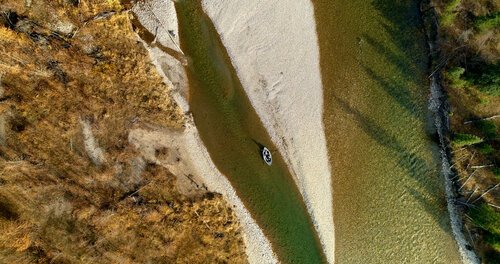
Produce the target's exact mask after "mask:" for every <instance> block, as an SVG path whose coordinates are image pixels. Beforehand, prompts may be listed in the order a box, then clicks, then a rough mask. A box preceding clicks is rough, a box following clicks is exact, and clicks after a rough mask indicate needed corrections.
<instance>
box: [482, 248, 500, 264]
mask: <svg viewBox="0 0 500 264" xmlns="http://www.w3.org/2000/svg"><path fill="white" fill-rule="evenodd" d="M484 257H485V259H486V262H485V263H488V264H498V263H500V252H498V251H495V250H489V251H487V252H486V254H485V256H484Z"/></svg>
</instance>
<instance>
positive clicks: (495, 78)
mask: <svg viewBox="0 0 500 264" xmlns="http://www.w3.org/2000/svg"><path fill="white" fill-rule="evenodd" d="M464 77H465V79H466V80H467V82H468V83H469V84H470V85H474V86H475V87H476V88H477V89H478V90H479V91H481V92H482V93H484V94H487V95H491V96H500V63H495V64H485V65H482V66H480V67H477V68H474V69H472V70H471V71H470V72H469V71H468V72H466V73H465V76H464Z"/></svg>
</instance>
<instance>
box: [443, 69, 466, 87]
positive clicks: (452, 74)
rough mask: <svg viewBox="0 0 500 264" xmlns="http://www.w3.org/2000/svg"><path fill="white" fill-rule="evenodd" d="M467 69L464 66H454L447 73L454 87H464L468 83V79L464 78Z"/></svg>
mask: <svg viewBox="0 0 500 264" xmlns="http://www.w3.org/2000/svg"><path fill="white" fill-rule="evenodd" d="M464 72H465V69H464V68H462V67H453V68H451V69H449V70H448V72H447V73H446V78H447V79H448V81H449V82H450V86H451V87H452V88H457V89H458V88H463V87H464V86H466V85H467V81H466V80H464V79H462V75H463V74H464Z"/></svg>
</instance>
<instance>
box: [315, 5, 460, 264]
mask: <svg viewBox="0 0 500 264" xmlns="http://www.w3.org/2000/svg"><path fill="white" fill-rule="evenodd" d="M313 3H314V7H315V16H316V20H317V25H318V28H317V30H318V38H319V45H320V54H321V69H322V77H323V84H324V96H325V99H324V101H325V105H324V106H325V116H324V123H325V128H326V135H327V142H328V152H329V155H330V161H331V164H332V171H333V173H334V176H333V202H334V208H335V210H334V219H335V236H336V237H335V241H336V247H335V261H336V262H338V263H366V262H369V263H406V262H408V263H461V259H460V254H459V252H458V248H457V246H456V243H455V241H454V239H453V234H452V229H451V226H450V223H449V222H450V221H449V215H448V211H447V209H446V200H445V195H444V193H445V188H444V184H443V183H444V181H443V178H442V177H440V176H439V175H440V168H441V166H440V156H439V148H438V146H437V144H435V142H433V140H432V138H433V135H434V134H435V133H436V132H435V128H434V126H433V122H432V120H431V116H430V112H429V111H428V91H429V90H428V80H427V74H426V72H427V67H428V60H427V49H426V42H425V35H424V34H423V30H422V23H421V19H420V14H419V5H418V4H417V2H416V1H397V2H395V1H389V0H375V1H371V2H367V1H362V0H336V1H327V0H315V1H313ZM333 14H334V15H333ZM360 248H362V249H363V250H359V249H360Z"/></svg>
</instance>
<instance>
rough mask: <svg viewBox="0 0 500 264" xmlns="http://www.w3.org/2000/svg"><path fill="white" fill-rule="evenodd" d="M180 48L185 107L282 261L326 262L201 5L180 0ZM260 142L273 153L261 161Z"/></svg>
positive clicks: (286, 174)
mask: <svg viewBox="0 0 500 264" xmlns="http://www.w3.org/2000/svg"><path fill="white" fill-rule="evenodd" d="M175 6H176V10H177V16H178V19H179V36H180V40H181V48H182V50H183V51H184V53H185V54H186V55H187V57H188V66H187V67H186V70H187V75H188V79H189V87H190V91H189V104H190V107H191V111H192V114H193V117H194V121H195V124H196V127H197V128H198V130H199V132H200V136H201V138H202V140H203V142H204V144H205V145H206V147H207V149H208V151H209V153H210V157H211V158H212V160H213V161H214V163H215V165H216V166H217V168H218V169H219V170H220V171H221V172H222V173H223V174H224V175H225V176H226V177H227V178H228V179H229V181H230V182H231V184H232V185H233V187H234V188H235V189H236V192H237V194H238V196H239V197H240V198H241V200H242V201H243V203H244V204H245V206H246V207H247V208H248V209H249V211H250V212H251V215H252V217H253V218H255V220H256V221H257V223H258V224H259V226H260V227H261V228H262V230H263V232H264V234H265V235H266V236H267V237H268V238H269V239H270V241H271V243H272V245H273V250H274V251H275V252H276V254H277V255H278V258H279V259H280V260H281V261H282V262H283V263H323V262H325V257H324V255H323V253H322V249H321V246H320V244H319V239H318V236H317V234H316V232H315V230H314V227H313V225H312V222H311V220H310V218H309V215H308V213H307V210H306V208H305V205H304V202H303V200H302V197H301V195H300V193H299V190H298V188H297V186H296V185H295V182H294V181H293V179H292V176H291V175H290V173H289V171H288V169H287V167H286V165H285V162H284V161H283V159H282V158H281V156H280V155H279V153H278V152H277V150H276V147H275V146H274V145H273V144H272V142H271V140H270V138H269V135H268V134H267V132H266V130H265V128H264V126H263V125H262V123H261V121H260V119H259V118H258V116H257V114H256V112H255V110H254V109H253V107H252V105H251V104H250V101H249V100H248V98H247V96H246V94H245V91H244V90H243V87H242V86H241V83H240V81H239V79H238V77H237V75H236V72H235V70H234V68H233V66H232V64H231V61H230V59H229V57H228V55H227V52H226V50H225V48H224V46H223V45H222V43H221V41H220V37H219V35H218V34H217V32H216V30H215V29H214V27H213V25H212V23H211V21H210V19H209V18H208V17H207V16H206V15H205V14H204V13H203V11H202V8H201V5H200V2H199V1H192V0H181V1H177V2H176V4H175ZM262 146H267V147H268V148H269V149H270V150H271V151H273V165H272V166H268V165H266V164H265V163H264V161H263V160H262V158H261V155H260V149H261V148H262Z"/></svg>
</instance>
